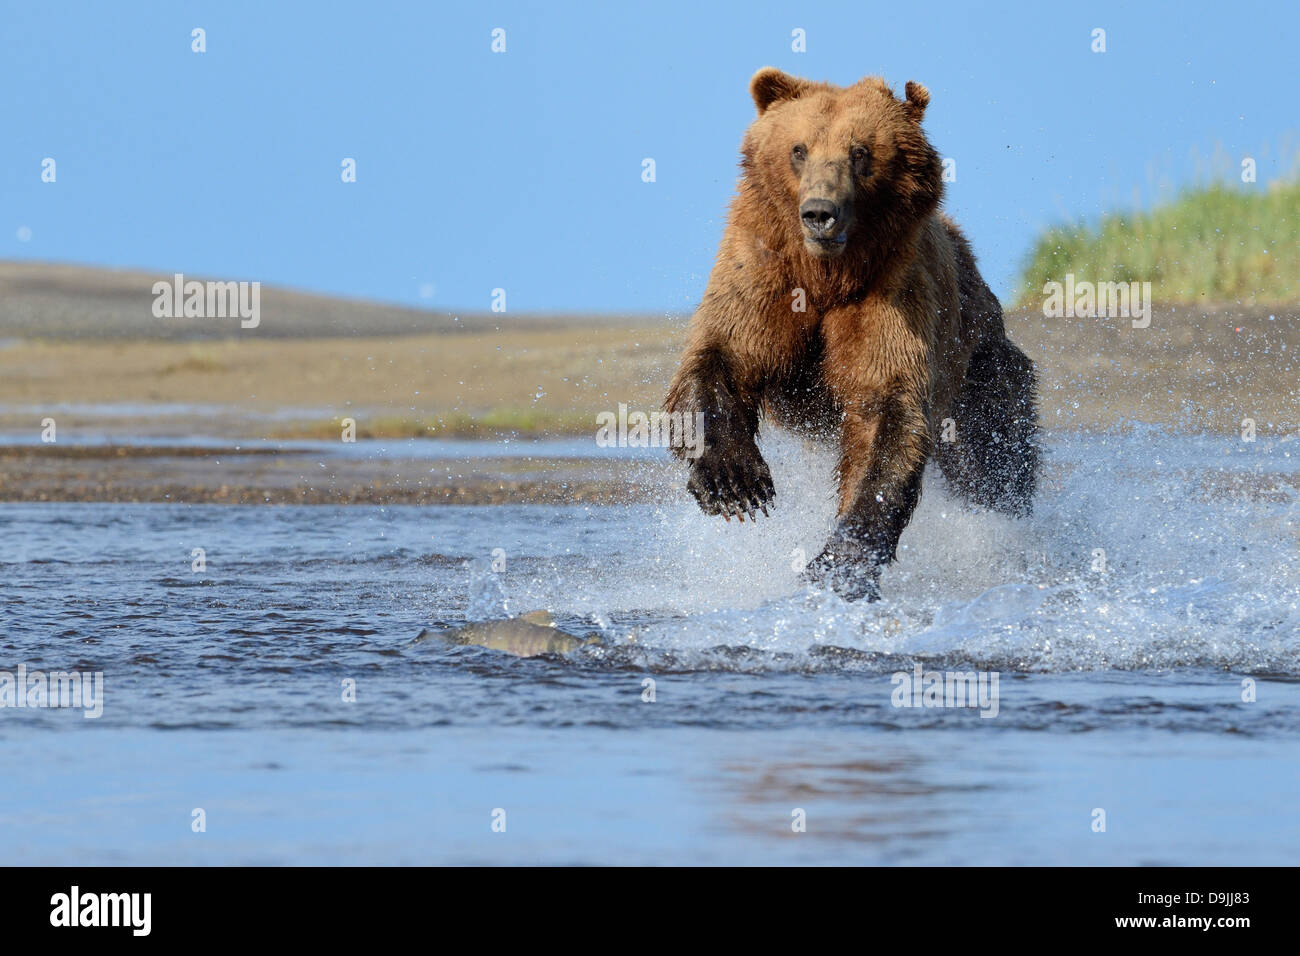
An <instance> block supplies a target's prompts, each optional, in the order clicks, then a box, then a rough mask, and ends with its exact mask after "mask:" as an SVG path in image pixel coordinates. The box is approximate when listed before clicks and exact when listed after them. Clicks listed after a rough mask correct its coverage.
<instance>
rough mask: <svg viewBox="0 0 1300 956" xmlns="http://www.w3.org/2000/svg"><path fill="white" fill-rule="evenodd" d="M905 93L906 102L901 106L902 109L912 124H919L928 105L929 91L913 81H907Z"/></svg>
mask: <svg viewBox="0 0 1300 956" xmlns="http://www.w3.org/2000/svg"><path fill="white" fill-rule="evenodd" d="M906 92H907V102H906V103H904V104H903V109H904V110H905V111H906V112H907V115H908V117H910V118H911V120H912V122H914V123H919V122H921V117H922V116H924V115H925V108H926V107H927V106H929V105H930V91H929V90H927V89H926V88H925V87H924V86H922V85H921V84H920V83H917V82H916V81H915V80H908V81H907V87H906Z"/></svg>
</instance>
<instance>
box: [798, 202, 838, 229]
mask: <svg viewBox="0 0 1300 956" xmlns="http://www.w3.org/2000/svg"><path fill="white" fill-rule="evenodd" d="M799 215H800V217H801V218H802V219H803V224H804V225H805V226H806V227H807V228H808V231H809V232H811V233H812V234H813V235H815V236H820V235H824V234H825V233H827V232H829V231H830V230H831V227H832V226H834V225H835V221H836V220H837V219H839V218H840V210H839V207H837V206H836V205H835V203H833V202H831V201H830V200H829V199H808V200H805V201H804V204H803V205H802V206H800V207H799Z"/></svg>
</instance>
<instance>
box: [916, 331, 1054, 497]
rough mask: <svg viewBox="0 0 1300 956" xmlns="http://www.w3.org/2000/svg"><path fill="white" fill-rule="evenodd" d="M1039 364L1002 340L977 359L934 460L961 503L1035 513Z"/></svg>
mask: <svg viewBox="0 0 1300 956" xmlns="http://www.w3.org/2000/svg"><path fill="white" fill-rule="evenodd" d="M1034 396H1035V375H1034V364H1033V362H1031V361H1030V360H1029V358H1028V357H1027V356H1026V355H1025V354H1024V353H1023V352H1021V351H1020V349H1018V348H1016V346H1015V345H1014V344H1012V343H1011V341H1010V340H1008V339H1006V338H1000V339H999V340H998V341H995V342H992V343H990V344H988V345H986V346H983V347H981V348H980V349H979V350H978V351H977V352H976V353H975V354H974V355H973V356H972V357H971V361H970V366H969V368H968V369H967V373H966V380H965V383H964V384H963V386H962V389H961V391H960V392H959V393H958V395H957V398H956V400H955V401H954V402H953V408H952V421H951V422H943V423H941V424H940V427H939V430H938V431H939V434H938V435H937V436H936V437H937V438H938V441H936V442H935V444H934V448H935V457H936V458H937V459H938V461H939V468H940V470H941V471H942V472H943V475H944V478H945V479H946V480H947V482H948V485H949V487H951V488H952V489H953V491H955V492H956V493H957V495H959V496H960V497H961V498H963V499H965V500H966V501H968V502H970V503H971V504H974V505H977V506H979V507H983V508H989V509H992V510H994V511H999V512H1002V513H1003V514H1009V515H1016V516H1024V515H1028V514H1029V513H1030V510H1031V508H1032V504H1033V498H1034V489H1035V486H1036V484H1037V479H1038V460H1039V442H1038V413H1037V409H1036V407H1035V400H1034Z"/></svg>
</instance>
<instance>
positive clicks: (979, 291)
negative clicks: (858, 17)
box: [665, 67, 1039, 600]
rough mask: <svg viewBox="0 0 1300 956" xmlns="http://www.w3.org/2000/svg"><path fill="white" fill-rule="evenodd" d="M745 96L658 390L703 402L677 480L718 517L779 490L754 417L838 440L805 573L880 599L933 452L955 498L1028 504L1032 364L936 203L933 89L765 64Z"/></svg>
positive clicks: (1015, 506)
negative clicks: (691, 292)
mask: <svg viewBox="0 0 1300 956" xmlns="http://www.w3.org/2000/svg"><path fill="white" fill-rule="evenodd" d="M750 93H751V95H752V96H753V98H754V103H755V105H756V106H757V107H758V116H757V118H756V119H755V120H754V122H753V124H752V125H751V126H750V127H749V130H748V131H747V132H746V134H745V139H744V142H743V145H742V148H741V151H742V160H741V171H742V172H741V179H740V184H739V187H738V190H737V194H736V197H735V199H734V200H733V201H732V204H731V209H730V214H729V217H728V221H727V228H726V231H725V233H724V235H723V238H722V245H721V248H720V249H719V250H718V257H717V262H716V263H715V264H714V267H713V272H712V274H711V275H710V277H709V283H708V287H707V289H706V290H705V293H704V298H703V300H702V301H701V303H700V306H699V309H698V310H697V311H696V313H695V315H694V317H693V318H692V320H691V326H690V333H689V341H688V344H687V346H686V349H685V352H684V354H683V357H682V363H681V367H680V369H679V370H678V371H677V374H676V376H675V377H674V379H673V382H672V385H671V387H670V389H669V392H668V397H667V400H666V402H665V407H666V410H667V411H668V412H670V413H681V414H682V415H686V414H690V415H694V414H696V413H702V414H703V422H704V450H703V452H702V453H700V454H698V457H695V458H693V459H691V474H690V480H689V483H688V488H689V490H690V491H691V493H692V494H693V495H694V496H695V498H696V499H697V500H698V501H699V504H700V507H701V508H703V509H704V511H705V512H706V513H708V514H721V515H724V516H726V517H727V518H728V519H730V517H731V516H732V515H736V516H738V517H740V519H741V520H742V521H743V520H744V515H746V514H748V515H749V516H750V518H751V519H752V518H753V517H754V513H755V511H756V510H762V511H763V512H764V513H765V514H766V512H767V506H768V505H770V504H771V503H772V499H773V496H774V495H775V489H774V488H773V486H772V477H771V473H770V472H769V470H768V467H767V463H766V462H765V461H764V460H763V457H762V455H761V454H760V453H759V451H758V446H757V444H756V443H755V436H756V434H757V431H758V426H759V421H760V418H763V419H765V420H768V421H772V422H775V423H778V424H781V425H784V426H787V427H790V428H793V429H796V430H799V431H803V432H805V433H808V434H813V435H815V436H819V437H822V438H824V439H827V440H832V441H838V446H839V465H838V471H837V474H838V483H839V516H838V520H837V523H836V526H835V530H834V532H833V533H832V535H831V538H830V540H829V542H828V543H827V544H826V547H825V549H824V550H823V551H822V553H821V554H820V555H818V556H817V557H816V558H815V559H814V560H813V561H812V562H811V563H810V564H809V565H808V567H807V568H806V569H805V572H804V573H805V577H806V578H807V579H809V580H811V581H813V582H814V583H820V584H823V585H829V586H830V587H833V588H834V589H835V590H836V591H837V592H838V593H840V594H841V595H842V596H844V597H846V598H848V599H855V598H860V597H868V598H870V599H873V600H874V599H875V598H877V597H879V579H880V572H881V569H882V567H883V566H884V565H886V564H888V563H889V562H890V561H892V560H893V559H894V556H895V552H896V549H897V546H898V539H899V536H900V535H901V534H902V532H903V528H904V527H905V526H906V525H907V522H908V521H909V520H910V518H911V515H912V511H913V509H914V508H915V507H916V503H917V500H918V498H919V497H920V493H921V473H922V471H923V470H924V467H925V463H926V461H927V460H928V459H929V458H930V457H931V455H933V456H934V457H935V458H937V459H938V463H939V467H940V469H941V470H942V472H943V474H944V476H945V478H946V479H947V480H948V482H949V483H950V485H951V486H952V487H953V489H954V490H955V491H956V492H957V493H958V494H959V495H960V496H961V497H963V498H964V499H965V500H967V501H969V502H971V503H973V504H976V505H980V506H983V507H988V508H992V509H996V510H998V511H1002V512H1005V513H1008V514H1013V515H1024V514H1027V513H1028V512H1029V508H1030V502H1031V499H1032V497H1033V493H1034V483H1035V476H1036V473H1037V467H1038V458H1039V451H1038V439H1037V433H1038V423H1037V413H1036V411H1035V398H1034V388H1035V385H1034V367H1033V363H1032V362H1030V360H1029V359H1028V358H1027V357H1026V356H1025V355H1024V353H1023V352H1021V351H1020V350H1019V349H1018V348H1016V346H1015V345H1013V344H1012V343H1011V342H1010V340H1008V338H1007V335H1006V330H1005V329H1004V327H1003V321H1002V309H1001V306H1000V305H999V304H998V300H997V298H996V297H995V296H994V295H993V293H992V291H990V289H989V287H988V286H987V285H986V284H985V282H984V280H983V279H982V278H981V277H980V274H979V270H978V269H977V268H976V265H975V257H974V254H973V253H972V252H971V249H970V245H969V244H968V243H967V241H966V239H965V237H964V236H963V235H962V234H961V232H960V230H958V228H957V226H956V225H955V224H954V223H953V222H952V221H951V220H950V219H948V218H947V217H946V216H945V215H943V214H942V213H941V212H939V203H940V201H941V199H942V198H943V177H942V166H941V163H940V160H939V156H938V154H937V153H936V152H935V151H934V149H933V147H931V145H930V143H929V141H928V140H927V139H926V136H925V133H924V132H922V130H921V118H922V116H923V115H924V113H925V108H926V106H927V105H928V104H929V102H930V94H929V92H928V91H927V90H926V88H925V87H923V86H921V85H919V84H917V83H912V82H909V83H908V84H907V87H906V96H905V98H904V99H902V100H899V99H897V98H896V97H895V96H894V94H893V93H892V91H891V90H890V88H889V87H888V86H887V85H886V84H885V82H884V81H883V80H880V79H878V78H875V77H868V78H866V79H863V80H861V81H859V82H857V83H855V84H853V85H852V86H848V87H838V86H833V85H831V84H829V83H817V82H811V81H808V80H804V79H800V78H797V77H793V76H789V75H787V74H785V73H782V72H781V71H780V70H776V69H773V68H770V67H769V68H765V69H762V70H759V71H758V73H756V74H755V75H754V77H753V79H752V80H751V81H750ZM670 418H671V420H678V418H677V415H672V416H670ZM692 420H693V419H692ZM674 451H675V453H676V454H678V456H679V457H684V451H685V449H684V448H683V446H682V443H681V442H674Z"/></svg>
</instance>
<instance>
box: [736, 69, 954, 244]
mask: <svg viewBox="0 0 1300 956" xmlns="http://www.w3.org/2000/svg"><path fill="white" fill-rule="evenodd" d="M749 89H750V94H751V95H752V96H753V98H754V105H755V106H757V108H758V117H757V118H756V119H755V120H754V122H753V124H752V125H751V126H750V128H749V130H748V132H747V133H746V135H745V141H744V145H743V147H742V154H743V158H742V161H741V168H742V170H743V172H744V179H743V181H742V193H748V194H749V195H750V196H751V197H752V200H751V201H757V202H759V203H761V204H762V205H763V206H764V207H765V208H763V210H762V211H761V213H760V215H761V217H762V219H763V220H765V221H766V222H767V223H768V224H769V225H768V229H769V230H770V231H771V232H773V233H774V235H772V236H771V239H772V240H774V242H773V243H772V244H773V245H775V246H777V247H779V248H784V249H786V250H787V251H793V250H796V249H799V248H800V247H801V248H802V250H803V252H805V253H807V254H808V255H809V256H812V257H813V258H815V259H820V260H832V259H840V260H850V261H854V260H864V259H870V258H873V257H875V255H876V254H877V253H882V254H884V253H890V252H892V251H893V248H892V247H894V246H897V245H898V244H900V243H903V242H906V241H908V239H909V237H910V236H913V235H915V233H916V231H917V230H918V228H919V226H920V223H921V222H922V221H923V220H924V219H925V218H926V217H927V216H929V215H930V214H931V213H932V212H934V210H935V209H936V208H937V206H938V204H939V202H940V200H941V199H942V196H943V177H942V167H941V164H940V161H939V156H938V154H937V153H936V152H935V151H934V149H933V147H931V145H930V143H929V141H928V140H927V139H926V137H925V133H924V132H922V130H921V118H922V116H923V115H924V113H925V108H926V106H927V105H928V104H929V102H930V94H929V91H928V90H926V88H925V87H924V86H921V85H920V84H919V83H913V82H908V84H907V87H906V95H905V98H904V99H902V100H899V99H897V98H895V96H894V94H893V92H892V91H891V90H890V88H889V87H888V86H887V85H886V84H885V82H884V81H883V80H881V79H878V78H876V77H867V78H865V79H863V80H860V81H858V82H857V83H854V84H853V85H852V86H847V87H839V86H833V85H831V84H829V83H816V82H812V81H809V80H804V79H800V78H799V77H794V76H790V75H789V74H786V73H783V72H781V71H780V70H777V69H775V68H773V67H765V68H764V69H761V70H759V71H758V72H757V73H755V74H754V77H753V79H751V80H750V85H749ZM848 264H849V263H848V262H846V263H845V265H848Z"/></svg>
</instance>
